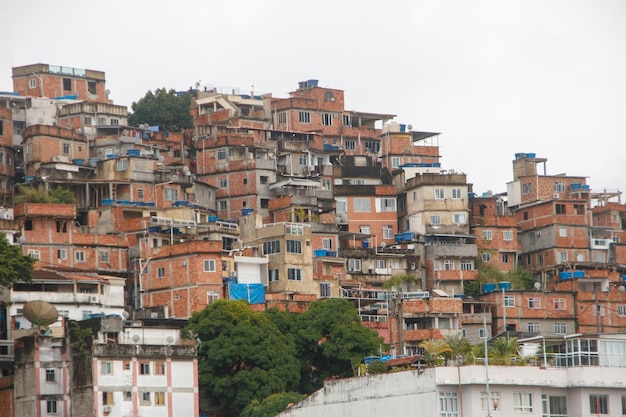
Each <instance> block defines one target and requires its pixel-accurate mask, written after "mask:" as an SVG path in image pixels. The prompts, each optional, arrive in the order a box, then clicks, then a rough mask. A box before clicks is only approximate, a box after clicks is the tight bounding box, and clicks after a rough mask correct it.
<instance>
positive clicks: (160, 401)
mask: <svg viewBox="0 0 626 417" xmlns="http://www.w3.org/2000/svg"><path fill="white" fill-rule="evenodd" d="M154 405H165V393H164V392H155V393H154Z"/></svg>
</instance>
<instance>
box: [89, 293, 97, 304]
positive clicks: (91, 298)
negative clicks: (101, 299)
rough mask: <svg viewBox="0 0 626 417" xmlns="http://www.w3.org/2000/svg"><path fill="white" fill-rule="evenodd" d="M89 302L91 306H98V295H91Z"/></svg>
mask: <svg viewBox="0 0 626 417" xmlns="http://www.w3.org/2000/svg"><path fill="white" fill-rule="evenodd" d="M89 302H90V303H91V304H97V303H98V296H97V295H90V296H89Z"/></svg>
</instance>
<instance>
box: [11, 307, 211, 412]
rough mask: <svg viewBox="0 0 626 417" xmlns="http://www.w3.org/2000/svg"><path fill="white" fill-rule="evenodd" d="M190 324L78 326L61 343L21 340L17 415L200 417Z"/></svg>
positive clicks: (36, 337)
mask: <svg viewBox="0 0 626 417" xmlns="http://www.w3.org/2000/svg"><path fill="white" fill-rule="evenodd" d="M184 324H185V322H174V321H172V320H149V319H145V320H141V321H138V320H135V321H128V322H125V321H123V319H122V318H121V317H105V318H95V319H91V320H85V321H81V322H80V323H79V325H80V328H82V329H86V328H90V329H91V330H92V332H93V333H92V334H91V335H89V336H85V335H84V334H81V333H80V332H77V331H76V328H74V327H68V328H66V331H65V333H63V334H62V335H61V336H45V335H41V334H40V333H39V332H35V333H34V334H31V335H28V336H24V337H21V338H19V339H17V341H16V345H17V346H18V348H17V349H16V357H15V415H16V416H23V415H34V416H42V415H56V416H61V417H71V416H81V417H83V416H86V417H90V416H93V417H96V416H103V415H104V416H110V417H115V416H140V415H148V414H149V415H153V416H163V417H166V416H174V415H198V413H199V409H198V363H197V358H196V346H195V341H191V342H187V341H185V340H183V339H181V337H180V328H181V327H182V326H184Z"/></svg>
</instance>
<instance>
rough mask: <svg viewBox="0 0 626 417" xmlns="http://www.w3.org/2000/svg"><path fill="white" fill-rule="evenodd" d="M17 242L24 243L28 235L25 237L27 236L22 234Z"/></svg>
mask: <svg viewBox="0 0 626 417" xmlns="http://www.w3.org/2000/svg"><path fill="white" fill-rule="evenodd" d="M17 242H18V243H19V244H20V245H22V244H24V243H25V242H26V237H25V236H20V237H19V238H18V239H17Z"/></svg>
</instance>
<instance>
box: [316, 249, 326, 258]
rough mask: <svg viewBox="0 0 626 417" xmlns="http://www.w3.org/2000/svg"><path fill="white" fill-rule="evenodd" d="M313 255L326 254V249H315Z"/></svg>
mask: <svg viewBox="0 0 626 417" xmlns="http://www.w3.org/2000/svg"><path fill="white" fill-rule="evenodd" d="M313 256H315V257H320V256H326V249H315V250H314V251H313Z"/></svg>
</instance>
